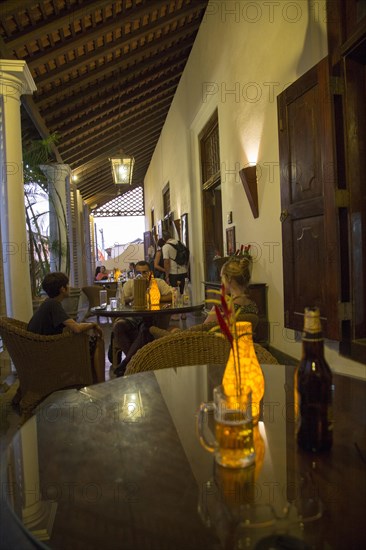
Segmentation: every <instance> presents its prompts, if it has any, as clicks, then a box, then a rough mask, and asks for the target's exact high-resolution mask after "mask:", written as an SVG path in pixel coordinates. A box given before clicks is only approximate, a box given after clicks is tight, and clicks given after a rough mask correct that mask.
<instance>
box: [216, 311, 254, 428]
mask: <svg viewBox="0 0 366 550" xmlns="http://www.w3.org/2000/svg"><path fill="white" fill-rule="evenodd" d="M236 332H237V338H236V339H234V340H233V344H232V348H231V350H230V355H229V359H228V362H227V364H226V369H225V372H224V377H223V380H222V385H223V386H224V391H225V394H226V395H228V396H232V397H233V399H234V400H235V396H236V395H238V394H240V393H241V394H243V395H245V394H247V393H248V392H249V390H251V392H252V414H253V421H254V422H255V423H256V422H258V418H259V406H260V401H261V399H262V397H263V394H264V378H263V373H262V369H261V367H260V365H259V363H258V359H257V356H256V353H255V349H254V345H253V339H252V324H251V323H248V322H246V321H240V322H238V323H236Z"/></svg>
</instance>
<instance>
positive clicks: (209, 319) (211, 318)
mask: <svg viewBox="0 0 366 550" xmlns="http://www.w3.org/2000/svg"><path fill="white" fill-rule="evenodd" d="M206 323H218V320H217V316H216V310H215V307H213V308H212V309H211V311H210V313H209V314H208V315H207V317H206V319H205V320H204V321H203V324H204V325H205V324H206Z"/></svg>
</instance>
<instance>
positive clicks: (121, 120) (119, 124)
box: [50, 86, 174, 150]
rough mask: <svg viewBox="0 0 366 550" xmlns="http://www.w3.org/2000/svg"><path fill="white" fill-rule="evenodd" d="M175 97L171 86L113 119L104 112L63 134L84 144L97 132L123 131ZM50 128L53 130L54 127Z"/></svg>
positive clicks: (63, 130) (71, 127) (107, 112)
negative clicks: (127, 125)
mask: <svg viewBox="0 0 366 550" xmlns="http://www.w3.org/2000/svg"><path fill="white" fill-rule="evenodd" d="M169 92H173V93H169ZM167 94H168V95H167ZM173 97H174V87H173V86H171V87H170V89H169V90H166V91H165V90H163V91H162V92H161V93H159V94H155V96H153V97H149V98H147V99H146V100H145V101H144V103H143V104H142V105H141V102H140V103H137V104H134V105H133V106H131V107H129V108H128V109H126V110H125V111H124V112H123V113H117V115H115V116H113V117H112V116H108V115H109V111H106V112H104V111H103V112H102V113H101V114H99V116H98V117H93V118H90V119H89V120H87V121H83V122H82V123H79V124H73V125H68V126H66V127H64V128H63V129H62V132H63V134H64V135H65V137H66V136H67V137H68V141H70V140H72V139H73V138H77V139H78V141H79V142H81V143H82V141H83V139H87V138H88V136H89V135H90V134H94V136H95V132H96V131H99V130H101V131H107V130H108V129H111V130H118V129H120V128H122V131H123V126H124V125H126V124H128V123H129V122H130V121H131V119H133V118H134V117H136V116H143V114H144V113H146V112H149V111H151V110H154V108H155V106H157V107H158V106H159V105H161V104H162V103H169V99H170V102H171V100H172V98H173ZM86 124H87V125H88V127H86ZM50 126H51V129H52V125H50ZM53 131H57V128H56V127H55V128H53ZM65 143H67V141H65ZM61 150H62V148H61Z"/></svg>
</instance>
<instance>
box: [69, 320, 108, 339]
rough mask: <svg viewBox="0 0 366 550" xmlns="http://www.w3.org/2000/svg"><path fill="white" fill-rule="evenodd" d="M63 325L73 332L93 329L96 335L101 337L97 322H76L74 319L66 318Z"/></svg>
mask: <svg viewBox="0 0 366 550" xmlns="http://www.w3.org/2000/svg"><path fill="white" fill-rule="evenodd" d="M64 325H65V327H67V328H68V329H69V330H71V332H74V333H75V334H81V333H82V332H87V331H88V330H94V332H95V334H96V335H97V336H100V337H103V331H102V329H101V328H100V326H99V325H98V324H97V323H77V322H76V321H74V319H67V320H66V321H64Z"/></svg>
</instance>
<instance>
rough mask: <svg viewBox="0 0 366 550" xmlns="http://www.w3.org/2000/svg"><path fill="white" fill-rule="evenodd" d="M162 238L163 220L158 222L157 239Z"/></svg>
mask: <svg viewBox="0 0 366 550" xmlns="http://www.w3.org/2000/svg"><path fill="white" fill-rule="evenodd" d="M162 238H163V220H159V221H158V239H162Z"/></svg>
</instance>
